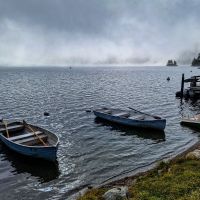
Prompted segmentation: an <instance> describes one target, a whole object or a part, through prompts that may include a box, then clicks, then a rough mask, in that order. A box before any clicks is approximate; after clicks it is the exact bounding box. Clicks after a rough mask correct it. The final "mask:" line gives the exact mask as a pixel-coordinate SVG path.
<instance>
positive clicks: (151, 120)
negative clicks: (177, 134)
mask: <svg viewBox="0 0 200 200" xmlns="http://www.w3.org/2000/svg"><path fill="white" fill-rule="evenodd" d="M101 110H102V111H101ZM111 110H119V111H127V112H132V111H129V110H121V109H111ZM93 112H97V113H100V114H103V115H107V116H112V117H116V118H119V119H120V118H122V119H127V120H131V121H133V120H134V121H139V122H141V121H142V122H145V121H146V122H154V121H166V119H164V118H162V117H160V119H156V118H154V117H153V116H151V118H152V119H144V120H141V119H130V118H129V117H128V118H127V117H123V116H115V115H112V114H110V113H104V112H103V109H97V110H93ZM135 113H140V112H139V111H135ZM140 114H141V113H140ZM143 115H144V116H148V117H149V115H148V114H143Z"/></svg>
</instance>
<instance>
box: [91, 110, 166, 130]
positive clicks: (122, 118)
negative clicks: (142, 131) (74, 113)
mask: <svg viewBox="0 0 200 200" xmlns="http://www.w3.org/2000/svg"><path fill="white" fill-rule="evenodd" d="M130 109H132V108H130ZM93 112H94V114H95V115H96V116H97V117H99V118H101V119H104V120H107V121H110V122H115V123H118V124H121V125H126V126H133V127H138V128H148V129H157V130H162V131H163V130H164V129H165V126H166V119H162V118H161V117H158V116H153V115H149V114H145V113H142V112H140V111H137V110H135V109H132V110H121V109H112V108H101V109H97V110H94V111H93Z"/></svg>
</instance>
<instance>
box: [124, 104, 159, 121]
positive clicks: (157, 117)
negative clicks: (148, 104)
mask: <svg viewBox="0 0 200 200" xmlns="http://www.w3.org/2000/svg"><path fill="white" fill-rule="evenodd" d="M128 108H129V109H131V110H134V111H136V112H139V113H141V114H144V115H148V116H151V117H154V118H155V119H161V118H160V117H159V116H155V115H150V114H148V113H144V112H141V111H139V110H136V109H134V108H131V107H128Z"/></svg>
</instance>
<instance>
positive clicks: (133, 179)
mask: <svg viewBox="0 0 200 200" xmlns="http://www.w3.org/2000/svg"><path fill="white" fill-rule="evenodd" d="M199 184H200V141H198V142H197V143H195V144H194V145H193V146H192V147H190V148H189V149H187V150H185V151H184V152H182V153H180V154H179V155H177V156H175V157H173V158H169V159H166V160H164V161H161V162H160V163H158V164H157V165H156V166H154V168H152V169H150V170H148V171H146V172H141V173H138V174H136V175H134V176H129V177H125V178H123V179H120V180H117V181H113V182H109V183H107V184H105V185H101V186H99V187H97V188H90V189H88V190H87V191H86V192H85V193H84V194H83V195H81V196H80V197H79V198H78V200H97V199H99V200H117V199H120V200H125V199H126V200H127V199H138V200H139V199H140V200H141V199H159V200H161V199H170V200H171V199H180V200H182V199H200V190H199V191H198V189H197V188H198V185H199ZM188 195H189V196H188ZM189 197H190V198H189Z"/></svg>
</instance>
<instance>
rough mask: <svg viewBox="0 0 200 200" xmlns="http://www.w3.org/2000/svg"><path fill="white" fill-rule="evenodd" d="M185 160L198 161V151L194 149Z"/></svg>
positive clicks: (199, 156)
mask: <svg viewBox="0 0 200 200" xmlns="http://www.w3.org/2000/svg"><path fill="white" fill-rule="evenodd" d="M186 159H194V160H200V150H199V149H196V150H194V151H192V152H189V153H188V154H187V155H186Z"/></svg>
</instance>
